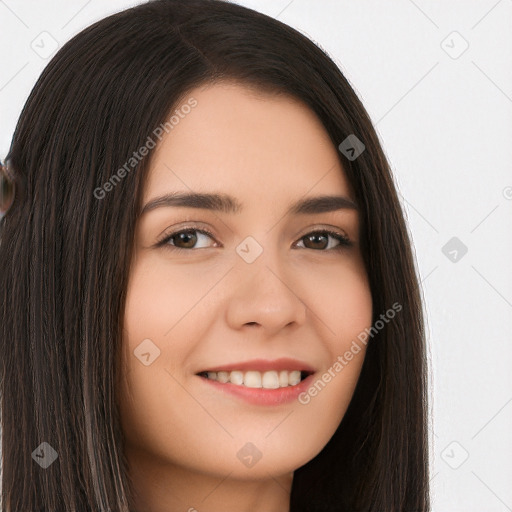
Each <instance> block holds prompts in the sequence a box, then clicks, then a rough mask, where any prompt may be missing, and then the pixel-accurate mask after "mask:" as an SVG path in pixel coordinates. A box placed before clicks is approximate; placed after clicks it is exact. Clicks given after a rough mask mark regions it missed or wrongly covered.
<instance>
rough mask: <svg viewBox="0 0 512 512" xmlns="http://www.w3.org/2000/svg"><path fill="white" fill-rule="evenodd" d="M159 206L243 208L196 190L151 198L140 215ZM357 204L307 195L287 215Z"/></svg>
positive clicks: (234, 210)
mask: <svg viewBox="0 0 512 512" xmlns="http://www.w3.org/2000/svg"><path fill="white" fill-rule="evenodd" d="M161 207H178V208H179V207H186V208H199V209H204V210H212V211H216V212H221V213H230V214H236V213H240V212H241V211H242V209H243V204H242V203H240V202H239V201H238V200H237V199H236V198H234V197H233V196H230V195H227V194H217V193H214V194H211V193H198V192H187V193H184V192H174V193H170V194H165V195H163V196H160V197H156V198H154V199H151V200H150V201H148V202H147V203H146V205H145V206H144V207H143V208H142V210H141V213H140V215H143V214H144V213H146V212H149V211H151V210H155V209H156V208H161ZM357 209H358V208H357V205H356V203H354V201H352V200H351V199H349V198H348V197H345V196H330V195H322V196H318V197H308V198H306V199H300V200H298V201H297V202H295V203H293V204H292V205H291V206H290V207H289V208H288V211H287V212H286V214H287V215H311V214H315V213H325V212H333V211H337V210H356V211H357Z"/></svg>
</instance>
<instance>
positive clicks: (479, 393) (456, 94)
mask: <svg viewBox="0 0 512 512" xmlns="http://www.w3.org/2000/svg"><path fill="white" fill-rule="evenodd" d="M137 3H139V2H129V1H126V0H110V1H109V2H105V1H100V0H89V1H87V0H81V1H76V0H73V1H70V0H58V1H57V0H54V1H49V0H0V27H1V30H0V58H1V60H0V62H1V71H0V158H1V157H5V156H6V154H7V151H8V148H9V145H10V141H11V138H12V135H13V132H14V128H15V125H16V122H17V119H18V117H19V115H20V113H21V110H22V107H23V105H24V103H25V101H26V99H27V97H28V94H29V92H30V91H31V89H32V87H33V86H34V84H35V82H36V79H37V78H38V76H39V75H40V73H41V72H42V70H43V68H44V67H45V66H46V64H47V63H48V62H49V60H50V59H51V55H53V51H54V50H57V49H58V47H60V46H61V45H62V44H63V43H65V42H66V41H68V40H69V39H70V38H71V37H72V36H73V35H75V34H76V33H77V32H79V31H81V30H82V29H83V28H85V27H86V26H88V25H90V24H91V23H93V22H94V21H97V20H99V19H101V18H103V17H105V16H107V15H108V14H111V13H114V12H117V11H119V10H122V9H125V8H127V7H130V6H132V5H135V4H137ZM237 3H240V4H242V5H245V6H247V7H251V8H254V9H256V10H259V11H261V12H263V13H265V14H268V15H270V16H272V17H274V18H278V19H279V20H281V21H283V22H284V23H287V24H289V25H291V26H292V27H294V28H296V29H298V30H299V31H301V32H302V33H304V34H305V35H307V36H309V37H310V38H311V39H313V40H314V41H315V42H316V43H317V44H318V45H320V46H321V47H322V48H323V49H324V50H326V51H327V52H328V53H329V54H330V56H331V57H332V58H333V59H334V60H335V62H336V63H337V64H338V66H339V67H340V68H341V70H342V71H343V73H344V74H345V76H346V77H347V79H348V80H349V81H350V83H351V84H352V85H353V87H354V89H355V90H356V92H357V94H358V95H359V97H360V98H361V100H362V101H363V103H364V105H365V107H366V109H367V110H368V112H369V114H370V116H371V118H372V120H373V122H374V125H375V126H376V129H377V131H378V134H379V137H380V139H381V142H382V144H383V146H384V150H385V152H386V154H387V156H388V158H389V160H390V163H391V165H392V169H393V172H394V175H395V179H396V183H397V187H398V189H399V193H400V197H401V201H402V204H403V207H404V209H405V212H406V215H407V220H408V225H409V230H410V233H411V235H412V238H413V241H414V248H415V254H416V260H417V267H418V270H419V273H420V275H421V279H422V290H423V295H424V300H425V310H426V314H427V321H428V325H427V329H428V342H429V352H430V353H429V357H430V358H431V363H432V364H431V404H432V405H431V413H432V428H431V442H432V445H431V452H432V454H431V458H432V470H431V471H432V472H431V479H432V480H431V481H432V490H433V510H434V512H458V511H460V512H505V511H512V485H510V482H512V461H511V457H510V455H511V454H512V434H511V433H512V372H511V369H512V340H511V326H512V322H511V320H512V272H511V271H510V267H511V262H512V257H511V256H512V237H511V234H512V172H511V168H512V163H511V162H512V144H511V140H512V59H511V51H510V48H511V46H512V0H500V1H496V0H480V1H476V0H471V1H468V0H459V1H444V2H432V1H429V2H427V1H424V0H396V1H391V0H388V1H383V0H372V1H367V0H351V1H335V0H319V1H313V0H292V1H290V0H272V1H271V0H239V1H238V2H237ZM20 229H22V227H20ZM0 265H1V262H0ZM0 268H1V267H0Z"/></svg>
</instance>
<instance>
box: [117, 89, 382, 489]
mask: <svg viewBox="0 0 512 512" xmlns="http://www.w3.org/2000/svg"><path fill="white" fill-rule="evenodd" d="M190 97H193V98H195V100H196V101H197V105H196V106H195V107H194V108H191V109H184V110H182V115H181V116H180V118H179V122H178V123H177V124H175V126H174V128H173V129H172V130H171V131H170V132H169V134H167V135H166V136H165V137H164V138H163V139H162V141H161V142H160V143H159V145H158V146H157V148H156V149H155V150H154V151H155V153H154V155H152V166H151V169H150V172H149V175H148V179H147V182H146V185H145V190H144V197H143V205H146V204H148V203H150V202H152V201H154V200H155V199H156V198H158V197H161V196H164V195H166V194H191V193H201V194H220V195H222V197H223V198H226V197H227V196H230V197H231V198H233V199H232V200H233V202H236V203H238V204H239V205H240V207H239V209H238V210H237V211H236V212H232V211H230V209H229V208H227V207H226V208H218V209H217V208H216V207H217V206H219V202H218V201H214V200H213V201H212V200H211V201H209V202H208V203H204V202H201V201H196V202H195V203H194V204H195V206H193V205H192V204H188V205H187V206H186V205H183V202H182V203H181V205H180V204H179V202H176V203H175V204H174V205H171V204H170V203H169V204H165V202H161V203H160V205H154V207H152V208H148V209H147V210H146V211H145V212H144V213H143V215H142V216H141V218H140V221H139V222H138V226H137V231H136V246H135V248H134V251H135V252H134V259H133V265H132V268H131V274H130V281H129V286H128V294H127V302H126V310H125V319H124V345H123V371H122V381H121V387H120V388H119V391H120V395H119V402H120V410H121V421H122V427H123V432H124V435H125V442H126V448H125V449H126V452H127V454H128V457H129V459H130V461H131V464H132V465H134V466H135V465H136V464H138V463H140V464H141V465H144V464H145V465H151V464H154V466H155V467H157V466H158V467H159V468H160V469H163V468H168V469H169V470H172V471H173V472H177V471H181V470H183V471H192V472H195V473H197V472H199V473H203V474H210V475H217V476H219V475H222V476H225V475H227V474H228V473H229V474H230V478H240V479H245V480H246V479H262V478H268V477H269V474H271V475H283V474H290V472H292V471H294V470H295V469H297V468H298V467H300V466H302V465H303V464H305V463H306V462H307V461H309V460H310V459H312V458H313V457H314V456H315V455H316V454H317V453H319V452H320V450H321V449H322V448H323V447H324V446H325V444H326V443H327V442H328V440H329V439H330V438H331V436H332V435H333V434H334V432H335V430H336V428H337V427H338V425H339V424H340V421H341V419H342V417H343V415H344V413H345V411H346V409H347V406H348V404H349V401H350V399H351V397H352V394H353V391H354V388H355V385H356V382H357V379H358V377H359V374H360V369H361V365H362V363H363V359H364V353H365V350H364V345H362V344H361V343H360V344H359V345H360V350H359V352H358V353H357V354H355V355H353V358H352V359H351V360H349V361H348V360H347V359H346V358H345V357H344V354H345V353H346V352H347V351H350V348H351V346H353V341H354V340H357V336H358V334H360V333H361V332H362V331H364V329H365V328H369V327H370V326H371V321H372V302H371V294H370V289H369V285H368V281H367V275H366V272H365V268H364V265H363V261H362V257H361V253H360V248H359V219H358V213H357V210H356V209H354V208H350V207H341V208H340V204H341V205H342V206H343V204H342V203H338V205H337V206H335V207H334V209H333V208H325V206H326V205H327V204H332V203H328V202H327V201H326V202H324V203H319V204H317V205H316V206H317V207H316V208H315V207H314V205H313V206H312V207H311V208H310V209H309V210H308V209H307V208H303V209H302V211H301V212H295V211H289V209H290V208H291V206H292V205H295V203H297V202H300V201H305V200H307V199H310V198H316V197H319V196H342V197H344V198H347V200H349V201H350V200H353V195H352V191H351V190H350V188H349V184H348V182H347V180H346V178H345V176H344V171H343V169H342V166H341V164H340V161H339V158H338V154H337V149H336V148H335V146H334V145H333V144H332V143H331V141H330V139H329V137H328V134H327V132H326V131H325V129H324V128H323V126H322V124H321V122H320V121H319V120H318V119H317V117H316V116H315V115H314V114H313V113H312V111H310V110H309V109H308V108H306V106H304V105H303V104H301V103H299V102H297V101H295V100H293V99H291V98H288V97H275V96H265V95H263V94H262V95H261V96H260V95H256V94H255V93H251V92H250V91H249V90H248V89H246V88H244V87H243V86H241V85H238V84H236V83H228V82H226V83H224V84H216V85H214V86H209V87H201V88H198V89H196V90H194V91H192V92H191V94H190V96H189V98H190ZM185 103H186V101H184V102H183V104H185ZM178 110H179V109H178ZM185 111H186V112H188V113H187V114H186V115H185V114H183V112H185ZM340 142H341V141H340ZM322 204H323V206H324V208H323V209H324V210H326V211H322ZM199 206H200V207H199ZM185 228H186V230H188V231H185V232H183V231H184V230H185ZM202 229H205V230H207V231H210V232H211V233H212V236H210V235H208V234H203V233H202V232H200V231H197V230H202ZM326 231H333V232H336V233H339V234H340V235H342V236H345V237H347V238H348V239H349V240H350V241H351V242H352V244H353V245H351V246H346V245H344V244H343V242H340V240H339V239H338V238H337V237H336V235H334V236H333V235H330V234H328V233H326ZM176 232H178V234H175V235H174V236H173V237H170V238H169V236H170V235H171V234H173V233H176ZM313 232H319V233H317V234H316V235H314V234H313V235H312V233H313ZM162 240H164V242H163V243H162V244H160V245H159V242H160V241H162ZM165 240H167V241H165ZM353 352H354V351H353ZM340 358H343V360H344V361H345V363H344V364H342V365H341V366H342V368H341V370H340V369H339V366H340V365H339V364H338V365H336V362H337V361H338V362H339V361H340ZM280 360H281V361H280ZM333 368H337V370H334V369H333ZM215 370H224V372H222V373H220V374H219V373H214V372H215ZM207 371H210V372H211V373H210V374H209V376H210V377H211V378H210V379H207V378H205V374H202V372H207ZM231 371H234V373H230V372H231ZM292 371H293V373H292ZM300 371H307V372H309V373H311V372H312V374H311V375H310V376H309V377H307V381H306V382H304V383H301V384H296V380H297V378H298V376H299V378H300V374H299V372H300ZM329 376H330V378H329ZM215 377H217V379H218V380H217V381H214V380H212V379H213V378H215ZM226 378H229V379H230V382H227V383H226V382H223V381H225V380H226ZM219 380H220V381H219ZM231 380H233V382H231ZM261 380H262V382H260V381H261ZM318 381H321V382H320V384H319V383H318ZM315 382H316V383H317V385H316V394H315V391H313V392H311V393H309V392H308V390H309V389H312V388H315ZM244 383H245V384H244ZM260 385H263V386H265V388H259V387H258V386H260ZM275 386H279V387H278V388H275ZM148 461H153V462H148Z"/></svg>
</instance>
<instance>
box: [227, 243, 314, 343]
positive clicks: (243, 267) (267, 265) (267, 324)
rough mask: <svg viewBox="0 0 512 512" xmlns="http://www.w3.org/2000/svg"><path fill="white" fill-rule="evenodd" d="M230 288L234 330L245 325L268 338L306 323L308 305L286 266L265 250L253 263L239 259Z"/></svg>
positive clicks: (229, 319)
mask: <svg viewBox="0 0 512 512" xmlns="http://www.w3.org/2000/svg"><path fill="white" fill-rule="evenodd" d="M236 267H237V268H236V269H234V270H235V272H232V275H231V281H230V284H229V286H232V292H231V293H230V298H229V301H228V308H227V322H228V324H229V326H230V327H231V328H233V329H235V330H239V329H242V328H244V326H245V325H250V326H254V324H256V326H260V328H261V329H262V330H264V331H265V337H270V336H272V335H274V334H276V333H278V332H279V331H280V330H281V329H283V328H284V327H286V326H289V325H291V326H294V328H296V327H298V326H300V325H303V324H304V322H305V320H306V314H307V306H306V304H305V302H304V301H303V300H302V298H301V296H300V295H301V290H300V289H299V285H298V283H297V282H295V281H294V279H293V278H292V277H291V274H290V272H286V271H285V270H283V265H279V264H278V263H277V258H272V257H271V255H270V251H268V250H266V251H264V252H263V253H262V254H261V256H260V257H259V258H258V259H257V260H256V261H254V262H253V263H250V264H249V263H246V262H245V261H243V260H238V261H237V263H236Z"/></svg>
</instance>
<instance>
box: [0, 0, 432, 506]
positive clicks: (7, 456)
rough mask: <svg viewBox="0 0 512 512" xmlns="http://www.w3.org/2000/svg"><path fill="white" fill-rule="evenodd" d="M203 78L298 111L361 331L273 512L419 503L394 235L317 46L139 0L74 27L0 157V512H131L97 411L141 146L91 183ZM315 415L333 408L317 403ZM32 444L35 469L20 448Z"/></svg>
mask: <svg viewBox="0 0 512 512" xmlns="http://www.w3.org/2000/svg"><path fill="white" fill-rule="evenodd" d="M223 79H232V80H236V81H239V82H242V83H243V84H245V85H246V86H248V87H253V88H255V89H257V90H258V91H263V92H268V93H277V94H286V95H291V96H293V97H295V98H298V99H299V100H301V101H302V102H304V104H306V105H307V106H308V107H309V108H311V109H312V110H313V111H314V112H315V113H316V115H317V116H318V118H319V119H320V120H321V122H322V123H323V125H324V126H325V128H326V130H327V132H328V133H329V136H330V138H331V140H332V143H333V144H334V145H335V146H336V147H337V146H338V145H339V144H340V143H341V142H342V141H343V140H344V139H345V138H346V137H347V136H348V135H350V134H355V135H356V136H357V138H358V139H360V140H361V141H362V142H363V143H364V145H365V151H364V152H363V153H362V154H361V155H360V156H359V157H358V158H356V159H355V160H351V159H349V158H346V157H345V156H344V155H343V154H341V153H339V158H340V160H341V161H342V164H343V167H344V169H345V172H346V175H347V179H348V181H349V183H350V186H351V187H352V189H353V191H354V194H355V199H356V202H357V204H358V205H359V212H360V216H361V217H360V220H361V224H360V229H361V233H360V234H361V237H360V240H361V250H362V254H363V258H364V263H365V266H366V270H367V273H368V276H369V282H370V288H371V293H372V298H373V311H374V317H375V318H374V321H375V320H377V319H378V318H379V315H380V314H382V313H383V312H385V311H386V310H387V309H389V308H390V307H391V305H392V304H394V303H395V302H398V303H399V304H401V305H402V310H401V312H400V313H399V314H397V315H396V316H395V318H394V319H393V320H392V321H390V322H388V323H386V325H385V326H384V328H383V329H381V330H380V331H379V332H378V334H377V335H375V336H374V337H372V339H371V340H370V342H369V343H368V349H367V353H366V358H365V361H364V365H363V368H362V372H361V376H360V379H359V381H358V384H357V387H356V390H355V393H354V396H353V399H352V401H351V403H350V406H349V408H348V410H347V412H346V414H345V416H344V418H343V420H342V422H341V424H340V426H339V428H338V429H337V431H336V433H335V434H334V435H333V437H332V438H331V440H330V441H329V443H328V444H327V446H325V448H324V449H323V450H322V451H321V452H320V453H319V454H318V455H317V456H316V457H315V458H314V459H313V460H311V461H310V462H308V463H307V464H306V465H304V466H303V467H301V468H299V469H297V470H296V471H295V474H294V479H293V486H292V492H291V496H290V507H291V508H290V510H291V512H299V511H304V512H306V511H307V512H320V511H322V512H332V511H351V512H352V511H355V510H357V511H368V512H370V511H372V512H377V511H378V512H402V511H415V512H425V511H427V510H429V500H428V463H427V462H428V461H427V459H428V449H427V378H426V355H425V354H426V350H425V340H424V325H423V310H422V303H421V295H420V291H419V283H418V278H417V272H416V270H415V265H414V260H413V255H412V249H411V241H410V238H409V235H408V231H407V228H406V223H405V221H404V215H403V212H402V209H401V207H400V203H399V200H398V197H397V193H396V190H395V185H394V182H393V179H392V175H391V171H390V167H389V164H388V162H387V161H386V158H385V155H384V153H383V150H382V148H381V145H380V142H379V140H378V137H377V135H376V132H375V130H374V128H373V126H372V123H371V120H370V118H369V116H368V114H367V113H366V111H365V109H364V107H363V105H362V104H361V102H360V100H359V99H358V97H357V95H356V93H355V92H354V90H353V89H352V87H351V86H350V85H349V83H348V81H347V80H346V78H345V77H344V76H343V74H342V73H341V71H340V70H339V69H338V67H337V66H336V65H335V64H334V63H333V61H332V60H331V59H330V58H329V57H328V56H327V54H326V53H325V52H324V51H323V50H322V49H320V48H319V47H318V46H317V45H315V44H314V43H313V42H312V41H310V40H309V39H308V38H306V37H305V36H303V35H301V34H300V33H299V32H298V31H296V30H294V29H292V28H290V27H289V26H287V25H285V24H283V23H281V22H279V21H277V20H274V19H272V18H270V17H267V16H265V15H263V14H260V13H257V12H255V11H253V10H250V9H247V8H244V7H242V6H239V5H236V4H232V3H229V2H224V1H221V0H187V1H178V0H157V1H151V2H148V3H145V4H142V5H139V6H137V7H134V8H131V9H127V10H125V11H123V12H120V13H117V14H115V15H113V16H109V17H107V18H105V19H103V20H101V21H99V22H97V23H95V24H93V25H92V26H90V27H88V28H86V29H85V30H83V31H82V32H81V33H80V34H78V35H77V36H75V37H74V38H73V39H71V40H70V41H69V42H68V43H67V44H65V45H64V46H63V48H62V49H61V50H60V51H59V52H58V53H57V54H56V55H55V57H54V58H53V59H52V60H51V62H50V63H49V64H48V66H47V67H46V69H45V70H44V72H43V73H42V75H41V77H40V78H39V80H38V82H37V84H36V85H35V87H34V89H33V91H32V93H31V95H30V97H29V99H28V101H27V103H26V105H25V107H24V109H23V112H22V114H21V117H20V119H19V122H18V125H17V127H16V131H15V134H14V137H13V141H12V145H11V149H10V152H9V154H8V155H7V160H8V161H9V165H10V169H11V170H12V172H13V174H14V179H15V187H16V199H15V201H14V203H13V205H12V207H11V208H10V210H9V211H8V212H7V213H6V215H5V216H4V217H3V218H2V219H1V221H0V239H1V243H0V264H1V272H0V343H1V345H0V348H1V361H0V383H1V388H0V398H1V427H2V458H3V473H2V478H1V482H2V495H1V496H2V505H1V510H2V511H4V512H22V511H23V512H34V511H40V512H43V511H44V512H50V511H52V512H56V511H77V512H85V511H95V512H96V511H107V510H109V511H116V512H117V511H119V512H127V511H134V510H135V509H134V508H133V501H132V495H131V490H130V480H129V475H128V474H127V468H126V461H125V459H124V456H123V436H122V431H121V429H120V422H119V416H118V410H117V404H116V400H115V389H116V385H117V382H118V380H119V361H120V357H121V356H120V354H121V352H120V346H121V340H122V323H123V308H124V303H125V296H126V288H127V282H128V277H129V268H130V262H131V255H132V246H133V240H134V232H135V225H136V222H137V218H138V213H139V211H140V207H141V190H142V186H143V184H144V180H145V176H146V174H147V171H148V168H149V165H150V161H151V155H148V156H147V157H146V158H144V159H143V160H142V161H141V162H140V163H139V164H138V165H137V166H136V168H135V169H134V170H133V172H130V173H128V174H127V175H126V177H124V179H123V181H122V183H120V184H118V185H117V186H115V187H114V188H113V190H112V191H110V192H109V194H108V197H106V198H104V199H101V200H100V199H97V198H96V197H95V195H94V190H95V189H97V187H100V186H102V185H103V184H104V183H106V182H107V181H108V180H109V178H110V177H111V176H112V175H113V174H115V172H116V171H117V170H118V169H119V168H120V167H121V166H122V165H123V163H125V162H126V161H127V159H128V158H129V157H130V156H131V155H132V153H133V152H134V151H135V150H136V149H137V148H139V147H141V146H142V145H143V144H144V143H145V141H146V140H147V137H148V135H150V134H151V133H152V132H153V130H154V129H155V127H157V126H158V125H160V124H161V123H163V122H165V120H166V119H167V116H168V115H169V112H170V111H171V110H172V109H173V108H175V106H177V105H178V103H179V101H181V99H182V98H184V97H186V94H187V93H188V92H189V91H190V90H191V89H193V88H195V87H197V86H199V85H201V84H206V83H214V82H216V81H220V80H223ZM333 406H334V404H333ZM42 442H47V443H48V444H49V445H50V446H51V447H52V448H53V449H54V450H55V451H56V452H57V454H58V459H57V461H56V462H55V463H53V464H52V465H50V466H49V467H48V468H47V469H43V468H42V467H41V466H40V465H39V464H36V463H35V461H34V459H33V457H32V453H33V452H34V450H35V449H36V448H37V447H39V445H40V444H41V443H42Z"/></svg>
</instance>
